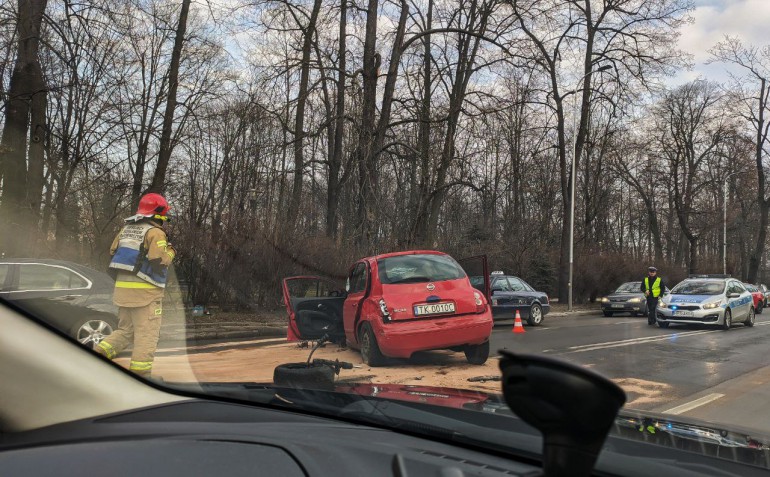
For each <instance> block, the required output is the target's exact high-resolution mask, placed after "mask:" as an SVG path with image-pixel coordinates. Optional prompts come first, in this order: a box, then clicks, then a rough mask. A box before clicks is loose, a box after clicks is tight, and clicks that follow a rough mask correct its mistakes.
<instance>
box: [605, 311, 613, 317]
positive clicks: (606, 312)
mask: <svg viewBox="0 0 770 477" xmlns="http://www.w3.org/2000/svg"><path fill="white" fill-rule="evenodd" d="M604 316H612V312H611V311H605V312H604Z"/></svg>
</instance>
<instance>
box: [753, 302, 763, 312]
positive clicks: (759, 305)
mask: <svg viewBox="0 0 770 477" xmlns="http://www.w3.org/2000/svg"><path fill="white" fill-rule="evenodd" d="M764 309H765V305H764V304H763V303H762V302H761V301H760V302H759V303H757V309H756V310H754V312H755V313H756V314H757V315H761V314H762V310H764Z"/></svg>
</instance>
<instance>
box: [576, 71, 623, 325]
mask: <svg viewBox="0 0 770 477" xmlns="http://www.w3.org/2000/svg"><path fill="white" fill-rule="evenodd" d="M610 68H612V66H611V65H604V66H602V67H601V68H597V69H596V70H595V71H589V72H588V73H586V74H584V75H583V77H581V78H580V79H579V80H578V82H577V85H575V89H574V90H572V93H574V94H575V99H574V103H575V106H574V109H575V111H574V112H575V114H574V115H573V117H572V131H573V133H572V165H571V167H570V171H571V172H570V205H569V281H568V282H567V288H568V290H569V303H568V307H567V310H568V311H572V269H573V266H572V265H573V263H574V260H575V168H576V163H577V136H578V131H577V128H578V127H579V126H578V122H577V118H578V117H579V116H580V111H578V110H577V109H578V108H577V104H578V102H577V92H578V88H579V87H580V83H582V82H583V80H584V79H586V76H588V75H590V74H591V73H600V72H602V71H607V70H608V69H610ZM568 94H569V93H568Z"/></svg>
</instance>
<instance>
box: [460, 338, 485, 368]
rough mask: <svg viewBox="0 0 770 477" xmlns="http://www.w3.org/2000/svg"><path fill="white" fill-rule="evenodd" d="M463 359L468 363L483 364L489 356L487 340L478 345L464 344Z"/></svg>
mask: <svg viewBox="0 0 770 477" xmlns="http://www.w3.org/2000/svg"><path fill="white" fill-rule="evenodd" d="M464 351H465V359H467V360H468V363H470V364H484V363H486V362H487V359H488V358H489V340H487V341H485V342H483V343H482V344H480V345H466V346H465V350H464Z"/></svg>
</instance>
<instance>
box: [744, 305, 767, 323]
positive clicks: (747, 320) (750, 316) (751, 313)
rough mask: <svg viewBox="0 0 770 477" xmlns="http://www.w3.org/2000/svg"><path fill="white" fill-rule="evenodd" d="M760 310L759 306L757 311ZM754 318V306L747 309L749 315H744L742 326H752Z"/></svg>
mask: <svg viewBox="0 0 770 477" xmlns="http://www.w3.org/2000/svg"><path fill="white" fill-rule="evenodd" d="M761 311H762V309H761V308H760V311H759V312H761ZM755 320H756V315H755V314H754V308H753V307H752V308H751V309H750V310H749V316H747V317H746V321H744V322H743V325H744V326H748V327H751V326H754V321H755Z"/></svg>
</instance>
